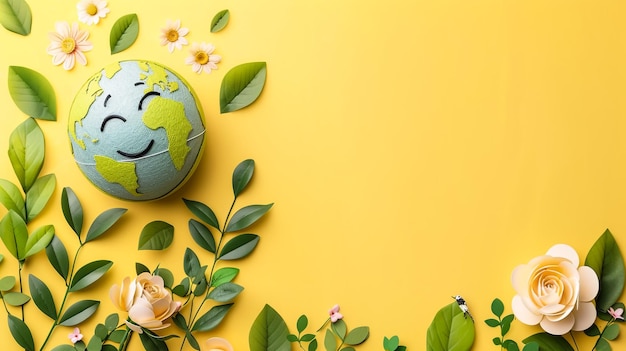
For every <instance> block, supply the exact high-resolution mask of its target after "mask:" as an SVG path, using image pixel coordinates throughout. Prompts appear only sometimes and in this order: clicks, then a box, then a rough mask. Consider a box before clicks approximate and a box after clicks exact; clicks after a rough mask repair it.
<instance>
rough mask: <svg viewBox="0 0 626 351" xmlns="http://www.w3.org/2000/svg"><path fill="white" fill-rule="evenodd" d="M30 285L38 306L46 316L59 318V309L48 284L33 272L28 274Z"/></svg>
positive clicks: (34, 300)
mask: <svg viewBox="0 0 626 351" xmlns="http://www.w3.org/2000/svg"><path fill="white" fill-rule="evenodd" d="M28 286H29V289H30V293H31V295H32V297H33V302H35V305H36V306H37V308H39V310H40V311H41V312H43V313H44V314H45V315H46V316H48V317H50V318H51V319H53V320H55V319H56V318H57V309H56V305H55V304H54V298H53V297H52V293H51V292H50V289H49V288H48V286H47V285H46V284H45V283H44V282H43V281H41V280H40V279H39V278H37V277H35V276H34V275H32V274H31V275H29V276H28Z"/></svg>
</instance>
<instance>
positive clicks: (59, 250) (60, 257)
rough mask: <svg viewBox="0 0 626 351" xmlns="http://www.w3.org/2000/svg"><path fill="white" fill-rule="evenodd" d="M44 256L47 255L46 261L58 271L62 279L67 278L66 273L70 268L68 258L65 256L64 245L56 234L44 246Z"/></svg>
mask: <svg viewBox="0 0 626 351" xmlns="http://www.w3.org/2000/svg"><path fill="white" fill-rule="evenodd" d="M46 256H48V261H50V264H51V265H52V267H54V270H55V271H57V273H59V275H60V276H61V277H62V278H63V280H67V275H68V273H69V270H70V260H69V257H68V256H67V249H65V245H63V242H62V241H61V240H60V239H59V238H58V237H57V236H56V235H55V236H54V237H53V238H52V241H50V244H49V245H48V246H47V247H46Z"/></svg>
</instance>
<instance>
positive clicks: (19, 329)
mask: <svg viewBox="0 0 626 351" xmlns="http://www.w3.org/2000/svg"><path fill="white" fill-rule="evenodd" d="M8 322H9V331H10V332H11V335H12V336H13V339H15V341H16V342H17V343H18V345H20V346H21V347H23V348H24V350H25V351H35V341H34V340H33V335H32V334H31V332H30V329H28V326H27V325H26V323H24V322H23V321H22V320H21V319H19V318H17V317H15V316H14V315H11V314H10V315H8Z"/></svg>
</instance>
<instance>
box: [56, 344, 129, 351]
mask: <svg viewBox="0 0 626 351" xmlns="http://www.w3.org/2000/svg"><path fill="white" fill-rule="evenodd" d="M115 350H117V349H115ZM52 351H76V349H75V348H74V346H71V345H67V344H63V345H58V346H55V347H53V348H52ZM103 351H104V350H103Z"/></svg>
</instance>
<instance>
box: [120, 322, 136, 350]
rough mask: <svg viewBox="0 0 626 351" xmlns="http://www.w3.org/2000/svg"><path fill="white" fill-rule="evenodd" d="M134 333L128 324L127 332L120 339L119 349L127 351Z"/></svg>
mask: <svg viewBox="0 0 626 351" xmlns="http://www.w3.org/2000/svg"><path fill="white" fill-rule="evenodd" d="M132 334H133V331H132V330H130V328H129V327H128V326H126V333H124V336H123V337H122V340H121V341H120V348H119V351H126V349H127V348H128V343H129V342H130V337H131V335H132Z"/></svg>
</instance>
